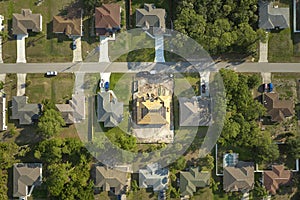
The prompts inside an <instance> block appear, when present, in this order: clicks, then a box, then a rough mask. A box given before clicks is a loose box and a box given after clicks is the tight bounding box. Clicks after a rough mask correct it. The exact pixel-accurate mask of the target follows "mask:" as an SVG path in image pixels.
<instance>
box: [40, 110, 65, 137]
mask: <svg viewBox="0 0 300 200" xmlns="http://www.w3.org/2000/svg"><path fill="white" fill-rule="evenodd" d="M62 126H65V121H64V119H63V118H62V116H61V114H60V113H59V112H58V111H56V110H54V109H46V110H45V112H44V113H43V115H42V116H41V117H40V119H39V122H38V128H39V130H40V131H41V132H42V134H43V135H44V136H45V137H46V138H50V137H53V136H56V135H57V134H58V133H59V132H60V130H61V128H62Z"/></svg>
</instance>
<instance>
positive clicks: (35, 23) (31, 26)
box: [12, 9, 42, 35]
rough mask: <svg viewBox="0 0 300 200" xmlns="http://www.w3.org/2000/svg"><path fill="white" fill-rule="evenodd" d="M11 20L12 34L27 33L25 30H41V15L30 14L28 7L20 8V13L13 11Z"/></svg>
mask: <svg viewBox="0 0 300 200" xmlns="http://www.w3.org/2000/svg"><path fill="white" fill-rule="evenodd" d="M12 21H13V22H12V29H13V34H14V35H27V34H28V32H27V30H32V31H33V32H40V31H42V15H41V14H32V12H31V10H30V9H22V12H21V14H18V13H14V14H13V20H12Z"/></svg>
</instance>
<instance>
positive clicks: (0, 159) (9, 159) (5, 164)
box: [0, 142, 19, 169]
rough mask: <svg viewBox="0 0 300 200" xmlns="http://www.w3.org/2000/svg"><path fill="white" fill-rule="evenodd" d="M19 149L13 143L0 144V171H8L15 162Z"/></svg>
mask: <svg viewBox="0 0 300 200" xmlns="http://www.w3.org/2000/svg"><path fill="white" fill-rule="evenodd" d="M18 151H19V147H18V145H17V144H16V143H14V142H0V169H8V168H10V167H12V166H13V164H14V163H16V162H17V160H16V158H15V156H17V155H18Z"/></svg>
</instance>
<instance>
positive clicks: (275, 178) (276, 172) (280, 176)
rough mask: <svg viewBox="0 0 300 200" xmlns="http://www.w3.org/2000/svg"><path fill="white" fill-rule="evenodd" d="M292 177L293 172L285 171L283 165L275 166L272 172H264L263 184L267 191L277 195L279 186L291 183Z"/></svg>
mask: <svg viewBox="0 0 300 200" xmlns="http://www.w3.org/2000/svg"><path fill="white" fill-rule="evenodd" d="M292 175H293V174H292V172H291V171H290V170H285V169H284V166H283V165H273V166H272V170H264V172H263V183H264V186H265V188H266V190H267V191H269V192H270V193H271V194H272V195H275V194H276V190H278V189H279V186H281V185H285V184H288V183H290V182H291V179H292Z"/></svg>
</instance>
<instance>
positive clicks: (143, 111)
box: [131, 72, 174, 143]
mask: <svg viewBox="0 0 300 200" xmlns="http://www.w3.org/2000/svg"><path fill="white" fill-rule="evenodd" d="M173 88H174V81H173V79H172V78H171V77H169V75H167V74H150V73H149V72H140V73H138V74H137V75H136V77H135V80H134V82H133V89H132V90H133V97H132V99H133V101H132V104H133V108H132V116H131V117H132V122H133V123H132V127H133V135H135V136H136V137H137V139H138V142H140V143H157V142H164V143H170V142H173V135H174V127H173V126H174V125H173V118H172V117H173V108H172V95H173Z"/></svg>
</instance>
